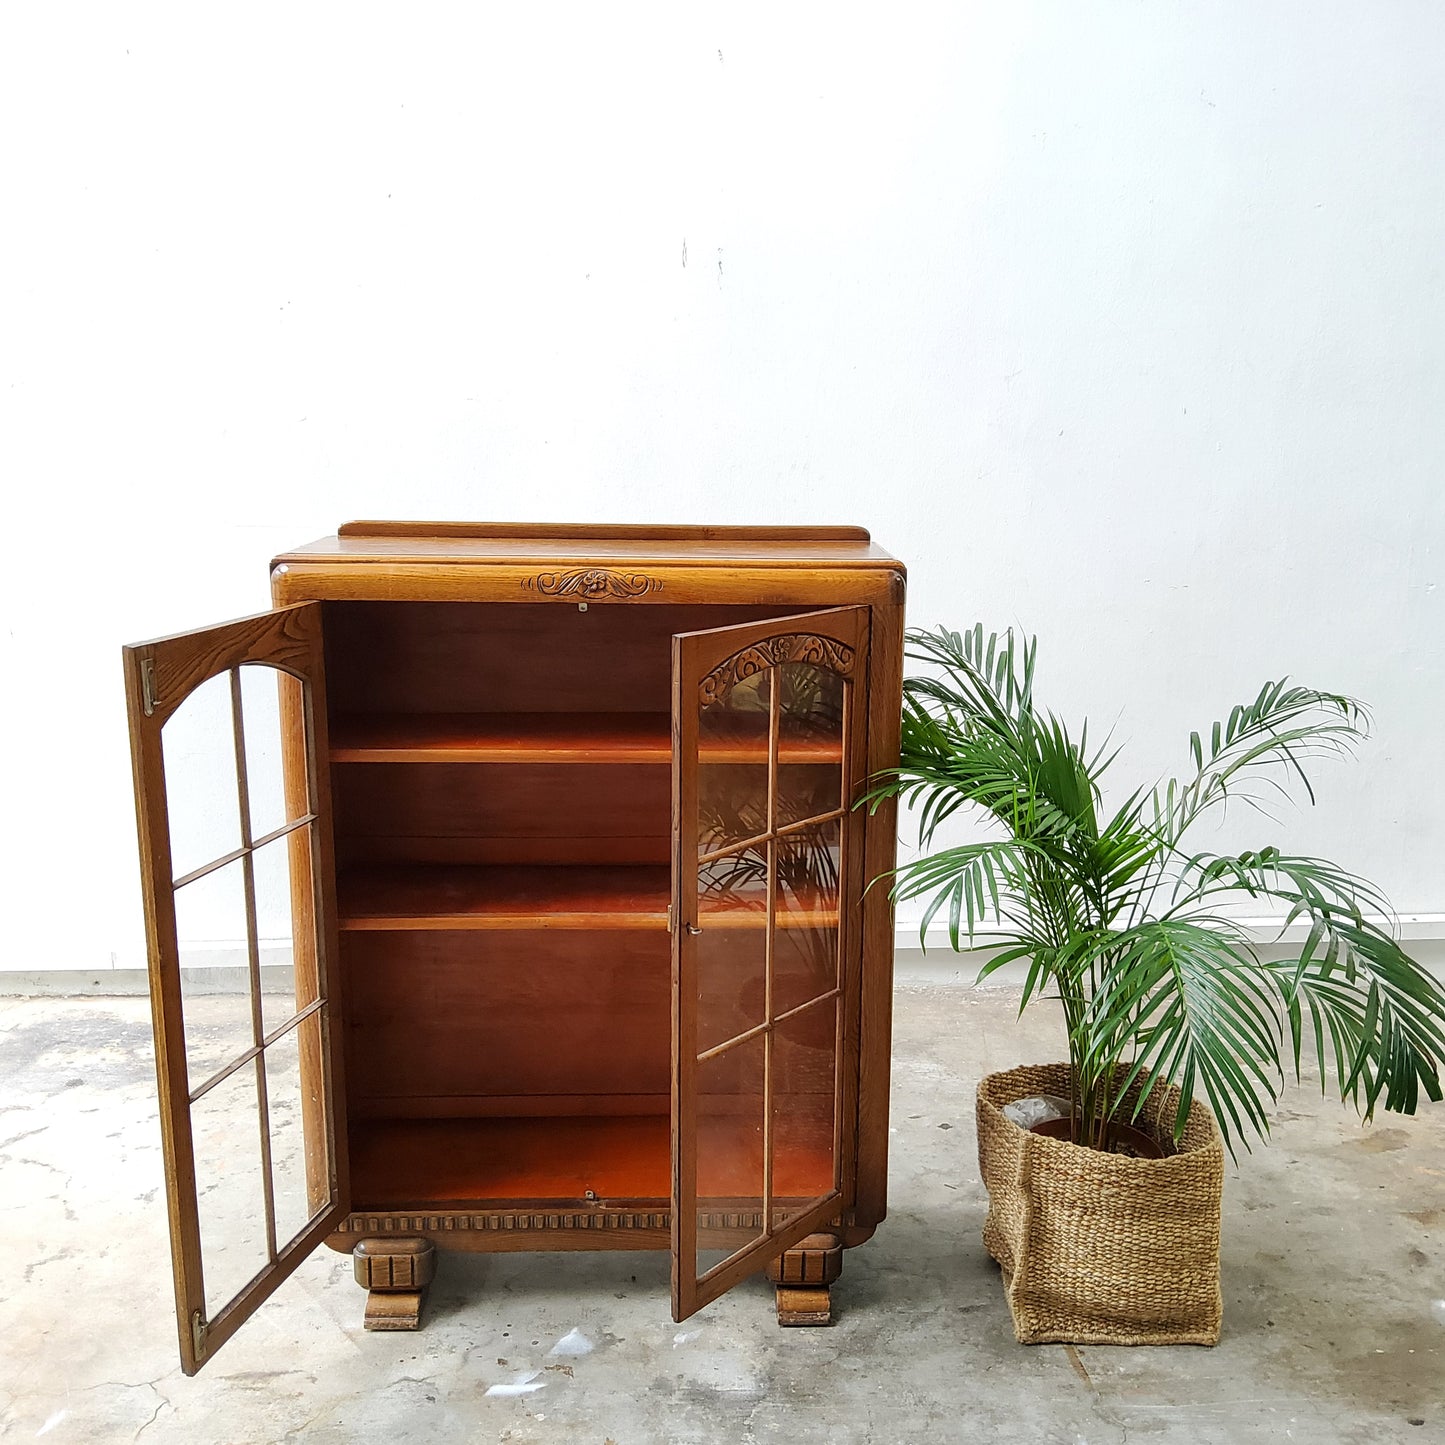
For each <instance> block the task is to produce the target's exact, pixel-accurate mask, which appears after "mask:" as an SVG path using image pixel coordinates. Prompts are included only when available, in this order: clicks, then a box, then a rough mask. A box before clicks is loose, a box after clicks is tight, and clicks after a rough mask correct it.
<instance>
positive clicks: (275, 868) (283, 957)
mask: <svg viewBox="0 0 1445 1445" xmlns="http://www.w3.org/2000/svg"><path fill="white" fill-rule="evenodd" d="M252 859H253V867H254V868H255V877H256V935H257V941H258V943H259V944H260V949H261V1028H262V1033H263V1034H265V1035H270V1034H273V1033H275V1031H276V1030H277V1029H278V1028H280V1027H281V1026H282V1024H284V1023H285V1022H286V1021H287V1019H289V1018H290V1017H291V1016H292V1015H293V1014H295V1013H297V1012H299V1011H300V1010H301V1009H303V1008H305V1007H306V1005H307V1004H309V1003H311V1002H313V1001H314V1000H315V998H316V960H315V945H314V943H313V941H312V940H313V938H314V936H315V935H314V930H313V928H312V908H311V825H310V824H309V823H307V824H303V825H302V826H301V827H300V828H297V829H295V830H293V831H292V832H290V833H287V834H286V835H285V837H282V838H275V839H273V840H272V841H271V842H269V843H266V844H263V845H262V846H261V847H260V848H258V849H256V851H255V853H254V854H253V855H252ZM293 877H294V880H295V881H294V883H293ZM298 908H299V909H300V910H301V911H299V912H298V911H296V910H297V909H298ZM298 945H299V946H300V950H301V951H300V955H299V957H298V953H297V948H298Z"/></svg>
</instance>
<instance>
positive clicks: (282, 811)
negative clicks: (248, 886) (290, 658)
mask: <svg viewBox="0 0 1445 1445" xmlns="http://www.w3.org/2000/svg"><path fill="white" fill-rule="evenodd" d="M240 672H241V721H242V724H243V729H244V732H245V738H246V791H247V793H248V794H249V796H250V801H251V837H252V838H264V837H265V836H266V835H267V834H268V833H274V832H275V831H276V829H277V828H280V827H282V826H284V825H285V824H287V823H289V822H291V820H292V819H293V818H300V817H302V816H304V815H305V814H306V813H307V812H309V811H310V809H309V807H308V806H307V798H306V774H305V767H304V764H303V763H302V762H301V758H302V756H303V755H304V754H302V753H298V756H297V758H296V759H294V760H293V764H292V767H293V772H294V773H295V776H293V777H290V778H287V777H286V776H285V775H284V772H283V759H282V748H281V738H282V721H283V717H285V718H287V719H296V720H298V722H299V719H300V718H301V716H302V715H301V713H300V711H299V707H300V703H301V684H300V682H298V681H297V680H296V679H295V678H294V677H292V676H291V675H290V674H289V673H285V672H281V671H280V670H279V669H278V668H274V667H261V666H259V665H256V664H252V665H248V666H246V667H242V668H241V669H240ZM298 741H303V740H300V739H298ZM303 745H304V742H303ZM288 783H289V787H288ZM288 794H289V796H288Z"/></svg>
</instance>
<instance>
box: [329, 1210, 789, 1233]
mask: <svg viewBox="0 0 1445 1445" xmlns="http://www.w3.org/2000/svg"><path fill="white" fill-rule="evenodd" d="M697 1222H698V1228H699V1229H717V1230H738V1229H748V1230H752V1231H753V1232H754V1233H757V1232H759V1231H760V1230H761V1229H762V1225H763V1216H762V1213H761V1211H759V1210H753V1211H751V1212H748V1211H743V1212H741V1213H738V1212H733V1211H730V1212H728V1213H717V1214H701V1215H699V1216H698V1221H697ZM671 1226H672V1212H671V1211H670V1210H667V1209H623V1210H617V1209H588V1210H569V1211H565V1212H564V1211H553V1210H546V1211H539V1210H487V1211H484V1212H483V1213H479V1214H478V1213H467V1214H461V1213H448V1214H350V1215H347V1217H346V1219H345V1220H343V1221H342V1223H340V1224H339V1225H337V1227H336V1232H337V1234H355V1235H364V1236H366V1237H368V1238H370V1237H372V1236H375V1235H398V1234H416V1233H418V1232H425V1233H427V1234H445V1233H448V1232H456V1233H483V1234H487V1233H492V1234H496V1233H515V1232H520V1231H525V1232H541V1233H551V1232H554V1231H557V1230H572V1229H598V1230H610V1229H647V1230H659V1229H661V1230H665V1229H669V1228H671ZM809 1237H810V1238H811V1237H812V1236H809Z"/></svg>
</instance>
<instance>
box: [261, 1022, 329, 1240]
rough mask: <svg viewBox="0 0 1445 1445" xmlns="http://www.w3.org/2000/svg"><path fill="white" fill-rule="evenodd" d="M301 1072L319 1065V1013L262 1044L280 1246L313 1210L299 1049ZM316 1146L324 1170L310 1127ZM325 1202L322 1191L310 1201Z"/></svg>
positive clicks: (319, 1143) (319, 1137)
mask: <svg viewBox="0 0 1445 1445" xmlns="http://www.w3.org/2000/svg"><path fill="white" fill-rule="evenodd" d="M303 1051H304V1052H305V1054H306V1062H307V1072H308V1073H310V1072H311V1071H312V1070H313V1069H314V1068H317V1067H319V1061H320V1053H321V1018H320V1015H318V1014H312V1015H311V1016H310V1017H309V1018H306V1019H303V1020H302V1021H301V1022H300V1023H299V1024H297V1025H296V1027H295V1028H292V1029H289V1030H288V1031H287V1032H286V1033H284V1034H282V1035H281V1037H280V1038H279V1039H277V1040H275V1042H273V1043H270V1044H268V1045H267V1046H266V1051H265V1055H264V1057H265V1060H266V1102H267V1112H268V1115H269V1119H270V1124H271V1191H272V1198H273V1199H274V1201H275V1206H276V1247H277V1249H278V1250H281V1249H285V1247H286V1246H287V1244H289V1243H290V1242H291V1240H293V1239H295V1237H296V1236H297V1235H298V1234H300V1233H301V1231H302V1230H303V1229H305V1227H306V1225H307V1223H308V1222H309V1221H310V1219H311V1217H312V1215H313V1213H314V1212H315V1210H314V1209H313V1205H312V1196H311V1194H310V1191H309V1190H308V1187H307V1176H306V1132H305V1123H304V1119H303V1116H302V1111H303V1109H304V1108H305V1103H304V1095H303V1089H302V1079H303V1075H302V1057H301V1056H302V1053H303ZM316 1147H317V1149H318V1150H320V1151H323V1152H322V1155H321V1157H320V1158H318V1160H317V1162H316V1165H315V1166H314V1167H316V1168H317V1172H318V1174H324V1173H325V1158H324V1150H325V1147H326V1138H325V1134H324V1132H323V1131H322V1130H320V1129H319V1128H318V1129H317V1130H316ZM324 1202H325V1194H324V1192H323V1193H322V1195H321V1197H320V1198H319V1199H317V1200H316V1201H315V1205H316V1208H319V1207H320V1206H321V1205H322V1204H323V1203H324Z"/></svg>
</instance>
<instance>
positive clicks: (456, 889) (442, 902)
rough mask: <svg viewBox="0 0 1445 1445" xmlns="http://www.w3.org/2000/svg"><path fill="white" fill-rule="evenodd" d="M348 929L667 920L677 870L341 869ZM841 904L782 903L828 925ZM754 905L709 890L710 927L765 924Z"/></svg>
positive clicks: (807, 923) (793, 924) (654, 924)
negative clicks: (726, 903) (733, 903)
mask: <svg viewBox="0 0 1445 1445" xmlns="http://www.w3.org/2000/svg"><path fill="white" fill-rule="evenodd" d="M337 894H338V897H337V903H338V912H339V914H340V924H341V928H342V929H343V930H352V931H360V930H427V929H430V930H471V929H485V928H521V929H530V928H540V929H563V928H573V929H611V928H629V929H661V930H664V931H665V930H666V928H667V910H668V904H669V903H670V901H671V897H672V886H671V871H670V870H669V869H667V868H662V867H657V866H654V865H648V864H639V865H634V866H626V867H594V866H590V865H578V866H571V865H551V866H546V865H540V866H536V867H525V868H523V867H515V866H511V865H500V866H495V867H492V866H480V867H418V866H399V867H386V868H378V867H368V868H351V869H348V870H346V871H345V872H343V873H342V875H341V878H340V882H339V885H338V889H337ZM837 920H838V912H837V909H836V907H817V908H813V909H800V908H797V907H796V906H794V907H791V908H789V909H788V910H787V911H780V913H779V915H778V926H779V927H783V928H817V927H831V926H832V925H834V924H836V923H837ZM766 923H767V915H766V913H765V912H764V911H763V910H762V909H761V908H758V907H744V906H742V905H739V906H738V907H736V908H733V909H729V908H725V907H721V906H720V905H719V903H718V900H716V899H715V898H714V899H709V900H708V901H707V903H706V906H705V909H704V924H705V927H707V928H762V927H764V926H765V925H766Z"/></svg>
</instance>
